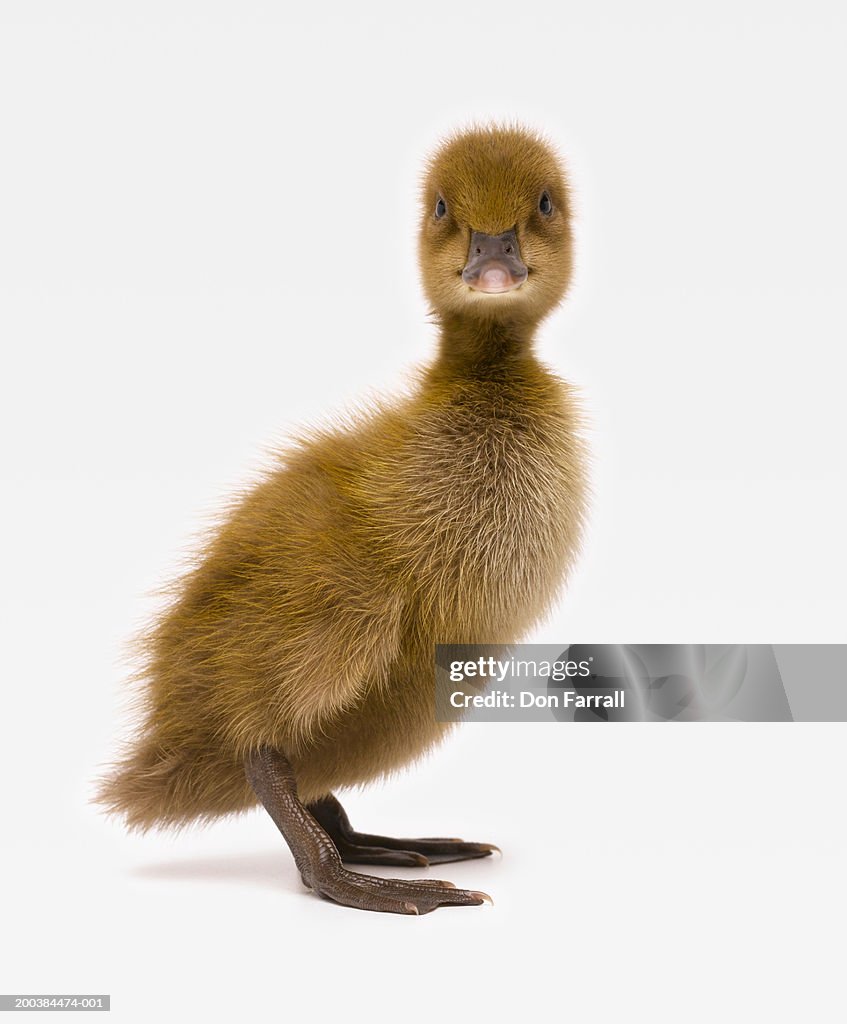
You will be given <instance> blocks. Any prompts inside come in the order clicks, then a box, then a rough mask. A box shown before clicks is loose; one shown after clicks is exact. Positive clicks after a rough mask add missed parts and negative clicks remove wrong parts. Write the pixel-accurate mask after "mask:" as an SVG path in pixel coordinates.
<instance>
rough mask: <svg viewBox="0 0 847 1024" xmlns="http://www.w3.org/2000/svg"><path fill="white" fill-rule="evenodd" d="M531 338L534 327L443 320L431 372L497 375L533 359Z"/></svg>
mask: <svg viewBox="0 0 847 1024" xmlns="http://www.w3.org/2000/svg"><path fill="white" fill-rule="evenodd" d="M534 336H535V325H534V324H533V325H527V324H520V323H504V322H501V321H495V320H483V321H480V320H476V319H470V318H468V317H461V316H449V317H444V318H443V319H442V320H441V334H440V338H439V345H438V357H437V359H436V361H435V364H434V365H433V370H434V371H435V372H436V373H437V374H439V375H441V374H443V375H451V376H452V375H458V376H490V375H492V374H495V375H496V374H499V373H500V372H502V371H503V370H508V368H509V367H510V366H512V365H514V364H516V363H521V362H524V361H525V360H527V359H530V358H532V354H531V348H532V342H533V338H534Z"/></svg>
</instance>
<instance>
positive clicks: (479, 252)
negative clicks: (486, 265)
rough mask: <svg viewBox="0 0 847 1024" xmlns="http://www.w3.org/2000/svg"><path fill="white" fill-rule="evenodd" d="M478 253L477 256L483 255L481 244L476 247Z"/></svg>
mask: <svg viewBox="0 0 847 1024" xmlns="http://www.w3.org/2000/svg"><path fill="white" fill-rule="evenodd" d="M476 254H477V256H481V255H482V249H480V247H479V246H477V247H476Z"/></svg>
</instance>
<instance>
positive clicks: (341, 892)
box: [244, 747, 490, 914]
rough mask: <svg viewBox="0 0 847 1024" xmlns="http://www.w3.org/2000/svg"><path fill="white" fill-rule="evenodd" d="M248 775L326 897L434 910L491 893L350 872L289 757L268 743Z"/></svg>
mask: <svg viewBox="0 0 847 1024" xmlns="http://www.w3.org/2000/svg"><path fill="white" fill-rule="evenodd" d="M244 768H245V772H246V775H247V779H248V781H249V783H250V785H251V786H252V787H253V790H254V792H255V793H256V796H258V798H259V799H260V800H261V802H262V803H263V804H264V806H265V809H266V810H267V812H268V814H270V816H271V818H273V820H274V823H275V824H276V826H277V828H278V829H279V830H280V832H281V833H282V835H283V836H284V838H285V841H286V842H287V843H288V845H289V847H290V848H291V852H292V854H293V855H294V861H295V863H296V864H297V868H298V870H299V871H300V876H301V878H302V879H303V883H304V884H305V885H306V886H307V887H308V888H310V889H314V890H315V892H316V893H318V895H320V896H323V897H324V898H325V899H329V900H334V901H335V902H336V903H341V904H343V905H344V906H347V907H358V908H359V909H360V910H379V911H384V912H386V913H390V914H428V913H429V912H430V911H431V910H435V909H436V907H442V906H449V905H452V906H479V904H481V903H484V902H485V901H486V900H488V901H489V902H490V897H489V896H486V894H485V893H483V892H474V891H472V890H470V889H457V888H456V887H455V886H454V885H453V884H452V882H440V881H430V880H421V881H416V880H412V879H408V880H407V879H399V878H376V877H373V876H371V875H360V874H357V873H356V872H355V871H348V870H347V869H346V868H345V867H344V866H343V864H342V862H341V857H340V855H339V853H338V850H337V849H336V847H335V845H334V844H333V842H332V839H331V838H330V837H329V836H328V835H327V833H326V832H325V831H324V829H323V828H322V827H321V825H320V824H319V823H318V822H317V821H316V820H315V818H314V817H313V816H312V815H311V814H310V813H309V811H308V810H307V809H306V808H305V807H304V806H303V804H302V803H301V802H300V799H299V797H298V796H297V783H296V780H295V777H294V772H293V770H292V768H291V765H290V764H289V762H288V759H287V758H286V757H285V756H284V755H283V754H281V753H280V752H279V751H277V750H271V749H269V748H268V747H262V748H260V749H259V750H257V751H254V752H253V753H251V754H250V755H248V757H247V758H246V759H245V762H244Z"/></svg>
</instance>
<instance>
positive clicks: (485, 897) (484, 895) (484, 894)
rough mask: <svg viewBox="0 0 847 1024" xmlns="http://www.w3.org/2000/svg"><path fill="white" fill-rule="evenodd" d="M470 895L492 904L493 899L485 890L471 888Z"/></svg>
mask: <svg viewBox="0 0 847 1024" xmlns="http://www.w3.org/2000/svg"><path fill="white" fill-rule="evenodd" d="M471 895H472V896H476V898H477V899H479V900H482V902H483V903H489V904H491V906H492V907H493V906H494V900H493V899H492V898H491V897H490V896H489V895H488V893H487V892H479V891H478V890H477V889H472V890H471Z"/></svg>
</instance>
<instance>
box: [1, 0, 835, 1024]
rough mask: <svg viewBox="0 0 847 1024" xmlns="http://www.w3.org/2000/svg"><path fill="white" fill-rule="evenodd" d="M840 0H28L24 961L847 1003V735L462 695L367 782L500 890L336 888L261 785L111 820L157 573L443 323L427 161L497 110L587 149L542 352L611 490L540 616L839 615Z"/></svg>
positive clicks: (6, 941) (300, 996)
mask: <svg viewBox="0 0 847 1024" xmlns="http://www.w3.org/2000/svg"><path fill="white" fill-rule="evenodd" d="M843 22H844V8H843V5H839V4H836V3H831V4H826V3H809V2H804V3H802V4H801V3H778V2H777V3H773V2H769V3H764V2H763V3H753V2H748V3H737V2H735V3H710V4H680V3H672V2H667V3H660V2H655V0H648V2H643V3H639V4H626V3H588V2H586V3H564V4H556V5H553V4H549V5H544V4H540V3H537V2H523V3H520V4H515V3H504V2H501V0H489V2H486V3H485V4H477V3H474V4H456V3H449V4H448V3H443V2H440V0H433V2H431V3H429V4H427V5H425V6H423V5H421V6H418V7H417V8H416V9H412V8H411V7H408V6H404V5H395V4H391V5H389V4H387V3H386V4H381V3H373V2H359V3H355V4H341V3H338V2H334V0H333V2H325V3H321V4H315V5H313V6H312V7H310V8H309V9H307V8H306V5H300V6H299V7H294V5H291V4H284V3H266V4H265V3H259V2H251V0H239V2H235V0H233V2H231V3H226V4H222V3H211V2H208V0H206V2H202V3H200V2H198V3H189V2H168V3H164V2H161V3H154V2H150V0H147V2H145V3H137V4H125V3H117V2H108V3H107V2H103V3H90V2H78V3H74V4H68V3H52V4H49V3H38V2H28V3H14V2H5V3H3V4H2V5H0V104H1V105H2V114H0V146H2V161H1V162H0V203H2V211H0V331H1V332H2V335H1V336H2V345H3V373H2V387H3V396H2V416H3V438H4V446H3V484H4V501H3V505H2V512H0V515H2V526H3V530H2V536H3V538H4V541H5V544H4V552H3V579H4V583H5V587H4V591H5V593H4V608H3V625H4V632H5V634H6V636H5V640H4V655H5V658H4V661H5V673H4V674H5V680H4V687H3V693H4V700H3V720H4V728H3V740H2V753H3V765H2V785H3V822H4V835H3V844H2V854H0V856H2V865H0V867H2V870H0V884H2V887H3V892H2V915H3V919H2V925H0V928H2V942H3V947H4V948H3V951H2V958H0V989H2V991H4V992H15V991H17V992H36V993H37V992H45V993H47V992H83V991H87V992H110V993H111V994H112V997H113V1005H114V1007H115V1009H114V1010H113V1011H112V1017H113V1018H114V1019H115V1020H121V1021H142V1020H145V1021H146V1020H153V1019H158V1020H164V1021H170V1020H199V1019H210V1020H217V1019H220V1020H236V1019H258V1018H259V1017H260V1015H264V1014H266V1013H273V1012H275V1011H276V1012H277V1013H278V1014H279V1015H285V1016H286V1017H288V1018H293V1019H317V1020H324V1019H330V1017H336V1018H338V1019H348V1020H360V1019H364V1018H365V1017H366V1016H367V1017H368V1018H370V1019H374V1020H379V1021H383V1020H386V1021H387V1020H392V1021H393V1020H398V1021H410V1022H411V1021H427V1022H431V1021H432V1020H433V1019H437V1017H438V1015H439V1014H441V1016H442V1017H443V1019H446V1020H461V1019H463V1018H471V1016H472V1017H473V1018H475V1019H476V1018H479V1019H482V1020H485V1021H512V1020H514V1019H516V1018H517V1017H520V1018H522V1019H540V1018H544V1019H547V1018H552V1019H565V1018H566V1019H569V1020H574V1021H579V1022H581V1024H582V1022H590V1021H619V1020H629V1019H639V1018H645V1019H648V1018H649V1019H650V1020H653V1021H669V1022H670V1021H673V1022H676V1021H681V1020H685V1021H701V1020H702V1021H713V1020H722V1021H739V1022H740V1021H747V1020H750V1019H769V1020H786V1021H796V1020H814V1021H829V1020H833V1021H834V1020H843V1019H844V1018H843V1014H844V1009H843V1000H842V999H841V990H842V985H841V981H840V974H841V971H842V968H843V952H844V946H843V931H842V924H841V923H842V922H843V916H844V904H845V895H847V893H845V882H844V870H843V864H844V855H845V847H847V832H845V826H844V815H843V782H842V780H843V777H844V772H845V756H844V739H845V732H844V726H843V725H840V724H837V725H830V726H814V725H805V726H804V725H788V726H782V727H777V726H756V725H737V726H732V725H726V726H719V725H703V726H689V727H679V728H677V727H671V726H664V727H652V726H631V727H620V728H612V729H607V730H606V729H592V728H588V727H566V726H555V725H550V726H543V725H499V726H493V725H477V726H468V727H466V728H464V729H463V730H461V731H460V732H459V733H458V734H457V735H456V736H455V737H454V738H453V739H452V740H451V741H450V743H449V744H448V745H447V746H446V747H444V748H443V749H442V750H440V751H438V752H436V753H435V754H434V755H433V757H432V758H430V759H429V760H428V761H426V762H425V763H423V764H421V765H418V766H415V767H414V768H413V769H412V770H411V771H410V772H409V773H408V774H406V775H404V776H403V777H401V778H399V779H396V780H394V781H392V782H390V783H388V784H386V785H384V786H378V787H375V788H372V789H370V790H368V791H366V792H364V793H361V794H360V793H355V794H351V795H350V797H349V799H348V801H347V802H348V805H349V809H350V812H351V816H352V817H353V819H354V823H357V824H359V825H360V826H361V827H364V828H371V829H373V830H374V831H388V832H394V833H395V834H416V833H418V834H424V835H425V834H447V835H450V834H463V835H465V836H466V837H467V838H470V839H477V840H487V841H495V842H498V843H499V844H501V845H502V846H503V848H504V850H505V857H504V859H503V860H502V861H496V860H493V859H492V860H490V861H486V862H478V863H473V862H472V863H467V864H460V865H448V866H444V867H441V868H439V869H437V871H434V872H433V873H434V874H435V876H436V877H447V878H450V879H452V880H453V881H455V882H457V883H458V884H460V885H467V886H470V887H474V888H476V887H479V888H483V889H486V890H488V891H490V892H491V893H492V894H493V896H494V898H495V902H496V906H495V907H494V908H493V909H492V908H489V907H483V908H480V909H464V910H440V911H437V912H435V913H434V914H432V915H429V916H427V917H423V918H420V919H405V918H396V917H392V916H387V915H376V914H362V913H357V912H355V911H352V910H346V909H342V908H338V907H335V906H333V905H331V904H328V903H323V902H321V901H319V900H317V899H315V898H314V897H310V896H308V895H307V894H305V893H304V892H303V891H302V890H301V889H300V885H299V880H298V878H297V876H296V873H295V871H294V867H293V863H292V862H291V859H290V856H289V854H288V852H287V851H286V850H285V848H284V846H283V844H282V842H281V840H279V838H278V837H277V835H276V833H275V832H274V829H273V826H272V825H271V824H270V822H269V820H268V819H266V818H265V817H264V816H263V815H261V814H260V813H258V812H256V813H255V814H251V815H248V816H245V817H243V818H241V819H238V820H232V821H227V822H222V823H221V824H220V825H216V826H215V827H213V828H210V829H207V830H205V831H199V832H197V831H195V832H188V833H184V834H182V835H178V836H170V835H164V836H163V835H150V836H147V837H143V838H139V837H127V836H125V834H124V833H123V831H122V829H121V828H120V826H119V825H118V824H117V823H110V822H107V821H104V820H103V819H102V818H101V817H100V816H99V815H98V814H97V812H96V811H95V810H94V809H92V808H91V807H89V806H88V804H87V800H88V798H89V796H90V794H91V789H92V786H91V780H92V778H93V777H94V775H95V774H96V773H97V771H98V769H99V766H100V765H102V764H103V763H104V762H106V761H108V759H109V757H110V755H111V753H112V751H113V750H114V743H115V739H116V737H117V735H118V734H119V732H120V731H121V729H122V728H125V727H126V719H125V718H123V717H122V716H121V702H122V696H121V695H122V693H123V692H124V689H125V688H124V678H125V675H126V667H125V663H124V661H123V660H122V659H123V656H124V651H125V644H126V641H127V639H128V638H129V637H130V636H132V634H133V633H134V631H135V630H136V629H137V628H138V625H139V624H140V623H141V622H143V621H144V620H145V618H146V617H147V616H148V615H149V614H150V612H151V611H152V609H153V608H154V607H155V602H154V600H153V599H152V598H150V597H148V596H146V595H148V594H149V593H150V592H151V591H152V590H153V589H154V587H155V586H156V585H158V584H159V583H160V582H162V581H163V580H164V579H166V578H167V577H168V576H169V575H170V574H171V573H172V572H173V571H174V569H175V567H176V566H177V565H178V563H179V561H180V559H181V558H182V557H183V556H184V554H185V552H186V551H189V550H190V549H191V545H192V542H193V541H192V538H193V537H194V536H196V534H197V532H198V531H199V530H200V529H201V528H202V527H203V526H204V524H205V523H207V522H208V521H209V517H210V515H212V514H213V513H214V510H215V509H216V508H217V507H219V505H220V503H221V502H222V501H223V500H224V499H225V498H226V496H227V495H228V494H230V493H231V492H232V490H233V489H234V488H236V487H237V486H238V485H239V484H243V483H244V482H246V481H249V480H250V479H251V478H252V475H253V474H254V473H255V472H256V470H257V469H258V468H259V467H260V466H261V465H262V460H263V456H262V451H263V448H265V447H266V446H267V445H268V444H269V443H272V442H274V441H275V440H278V439H281V438H284V436H285V434H286V432H287V431H288V430H289V429H290V428H291V427H292V426H294V425H295V424H301V423H303V422H318V421H320V420H322V419H323V418H325V417H326V416H327V415H328V414H329V413H331V412H332V411H333V410H338V409H341V408H344V407H345V406H349V404H350V403H351V402H353V401H356V400H358V399H361V398H362V397H364V396H366V395H367V393H369V392H377V393H383V392H386V391H390V390H391V389H396V388H398V387H401V386H402V385H403V381H404V374H405V372H406V370H407V369H408V367H410V366H411V365H413V364H414V363H416V362H417V361H420V360H425V359H426V358H428V356H429V355H430V354H431V352H432V346H433V333H432V329H431V327H429V326H428V325H427V323H426V320H425V316H426V308H425V305H424V303H423V300H422V297H421V295H420V291H419V288H418V284H417V270H416V266H415V230H416V219H417V207H416V202H417V197H416V189H417V175H418V173H419V170H420V167H421V163H422V160H423V158H424V157H425V155H426V153H427V152H428V151H429V150H430V149H431V147H432V146H433V144H435V143H436V142H437V140H438V138H439V137H440V135H441V134H443V133H444V132H446V131H448V130H450V129H452V128H454V127H456V126H457V125H461V124H463V123H465V122H467V121H468V120H470V119H471V118H477V119H485V118H489V117H498V118H502V117H517V118H519V119H521V120H523V121H525V122H526V123H528V124H530V125H532V126H535V127H538V128H541V129H542V130H544V131H546V132H547V133H549V134H550V135H551V136H552V138H553V139H554V140H555V141H556V142H557V144H558V145H559V146H560V148H561V150H562V152H563V153H564V154H565V156H566V158H567V161H568V165H569V169H570V174H571V178H572V181H573V186H574V194H575V201H576V206H577V211H578V220H577V225H576V231H577V238H578V272H577V279H576V282H575V286H574V289H573V291H572V294H571V296H570V298H569V299H568V301H567V303H566V305H565V306H564V307H563V309H562V310H561V311H560V312H559V313H557V314H556V316H555V317H554V318H552V319H551V320H550V322H549V323H548V324H547V325H546V326H545V328H544V330H543V337H542V338H541V339H540V342H539V351H540V352H541V354H542V355H543V357H544V358H545V359H546V360H547V361H548V362H549V363H550V364H552V365H553V366H554V367H555V368H556V369H557V370H558V371H559V372H560V373H561V374H563V375H565V376H567V377H568V378H570V379H572V380H573V381H575V382H576V383H577V384H578V385H579V386H580V387H581V389H582V390H583V393H584V396H585V402H586V406H587V408H588V411H589V413H590V417H591V421H592V427H591V443H592V447H593V451H594V458H595V470H594V490H595V499H594V509H593V513H592V523H591V531H590V535H589V538H588V542H587V544H586V550H585V554H584V557H583V558H582V561H581V563H580V567H579V571H578V573H577V575H576V577H575V578H574V580H573V582H572V585H571V587H570V589H569V590H568V593H567V594H566V596H565V597H564V600H563V602H562V604H561V606H560V607H559V608H558V609H557V610H556V612H555V614H554V615H553V616H552V618H551V619H550V621H549V622H548V623H547V624H546V625H545V626H544V627H543V628H542V629H540V630H538V632H537V634H536V635H535V637H533V639H537V640H544V641H546V640H550V641H559V640H565V641H569V640H579V641H584V642H602V641H616V642H632V641H636V640H637V641H639V642H651V643H653V642H688V641H697V642H824V641H826V642H838V641H842V640H844V639H845V637H844V621H845V599H844V591H843V587H844V580H845V546H844V543H843V523H844V521H845V514H847V500H845V498H846V497H847V490H845V479H844V466H843V462H844V437H845V412H844V402H843V379H844V371H845V355H844V344H845V330H844V328H845V311H844V299H843V295H844V280H845V269H847V268H846V267H845V262H847V261H845V247H846V246H847V216H846V215H845V214H847V202H845V187H844V182H845V181H847V159H845V144H844V132H843V126H842V123H843V96H844V89H845V85H847V82H845V78H847V74H845V64H844V59H843V58H844V47H845V32H844V24H843ZM406 874H407V875H408V874H412V872H407V873H406ZM165 1000H168V1001H169V1006H170V1008H169V1009H163V1008H162V1004H163V1001H165ZM307 1015H308V1016H307Z"/></svg>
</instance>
